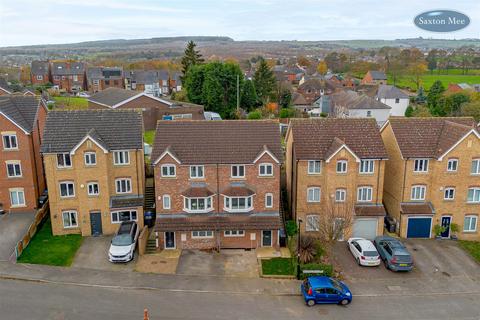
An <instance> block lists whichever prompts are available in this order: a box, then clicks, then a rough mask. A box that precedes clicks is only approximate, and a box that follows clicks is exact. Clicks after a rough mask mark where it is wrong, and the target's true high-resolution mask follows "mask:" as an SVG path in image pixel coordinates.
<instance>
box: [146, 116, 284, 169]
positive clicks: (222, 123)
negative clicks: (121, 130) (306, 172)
mask: <svg viewBox="0 0 480 320" xmlns="http://www.w3.org/2000/svg"><path fill="white" fill-rule="evenodd" d="M265 146H266V147H267V148H268V150H269V151H270V152H271V153H272V154H273V155H274V156H275V157H276V158H277V159H278V160H279V161H282V148H281V142H280V129H279V123H278V122H277V121H273V120H258V121H255V120H235V121H226V120H218V121H203V120H198V121H197V120H187V121H158V124H157V133H156V136H155V143H154V146H153V151H152V160H153V161H156V160H157V159H158V158H159V157H160V155H162V153H164V152H165V151H166V150H167V148H168V149H169V151H170V152H173V153H174V154H175V156H176V157H177V158H178V160H179V161H180V162H182V163H186V164H194V163H198V164H216V163H218V164H231V163H240V164H245V163H253V162H254V160H255V159H256V158H257V156H258V155H259V154H260V153H261V152H262V151H263V150H264V148H265Z"/></svg>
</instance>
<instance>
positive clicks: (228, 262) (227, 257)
mask: <svg viewBox="0 0 480 320" xmlns="http://www.w3.org/2000/svg"><path fill="white" fill-rule="evenodd" d="M177 274H184V275H213V276H231V277H244V278H258V277H259V274H258V263H257V256H256V254H255V251H254V250H251V251H247V250H233V249H228V250H227V249H224V250H222V251H221V252H220V253H217V252H210V251H201V250H183V251H182V255H181V256H180V261H179V262H178V266H177Z"/></svg>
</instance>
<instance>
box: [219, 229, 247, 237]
mask: <svg viewBox="0 0 480 320" xmlns="http://www.w3.org/2000/svg"><path fill="white" fill-rule="evenodd" d="M223 235H224V236H225V237H243V236H245V230H225V231H223Z"/></svg>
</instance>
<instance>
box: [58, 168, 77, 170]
mask: <svg viewBox="0 0 480 320" xmlns="http://www.w3.org/2000/svg"><path fill="white" fill-rule="evenodd" d="M57 169H58V170H71V169H73V167H57Z"/></svg>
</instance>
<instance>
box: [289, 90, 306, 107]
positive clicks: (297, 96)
mask: <svg viewBox="0 0 480 320" xmlns="http://www.w3.org/2000/svg"><path fill="white" fill-rule="evenodd" d="M292 104H293V105H295V106H299V105H307V104H308V102H307V100H305V97H304V96H303V94H301V93H299V92H294V93H293V94H292Z"/></svg>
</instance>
